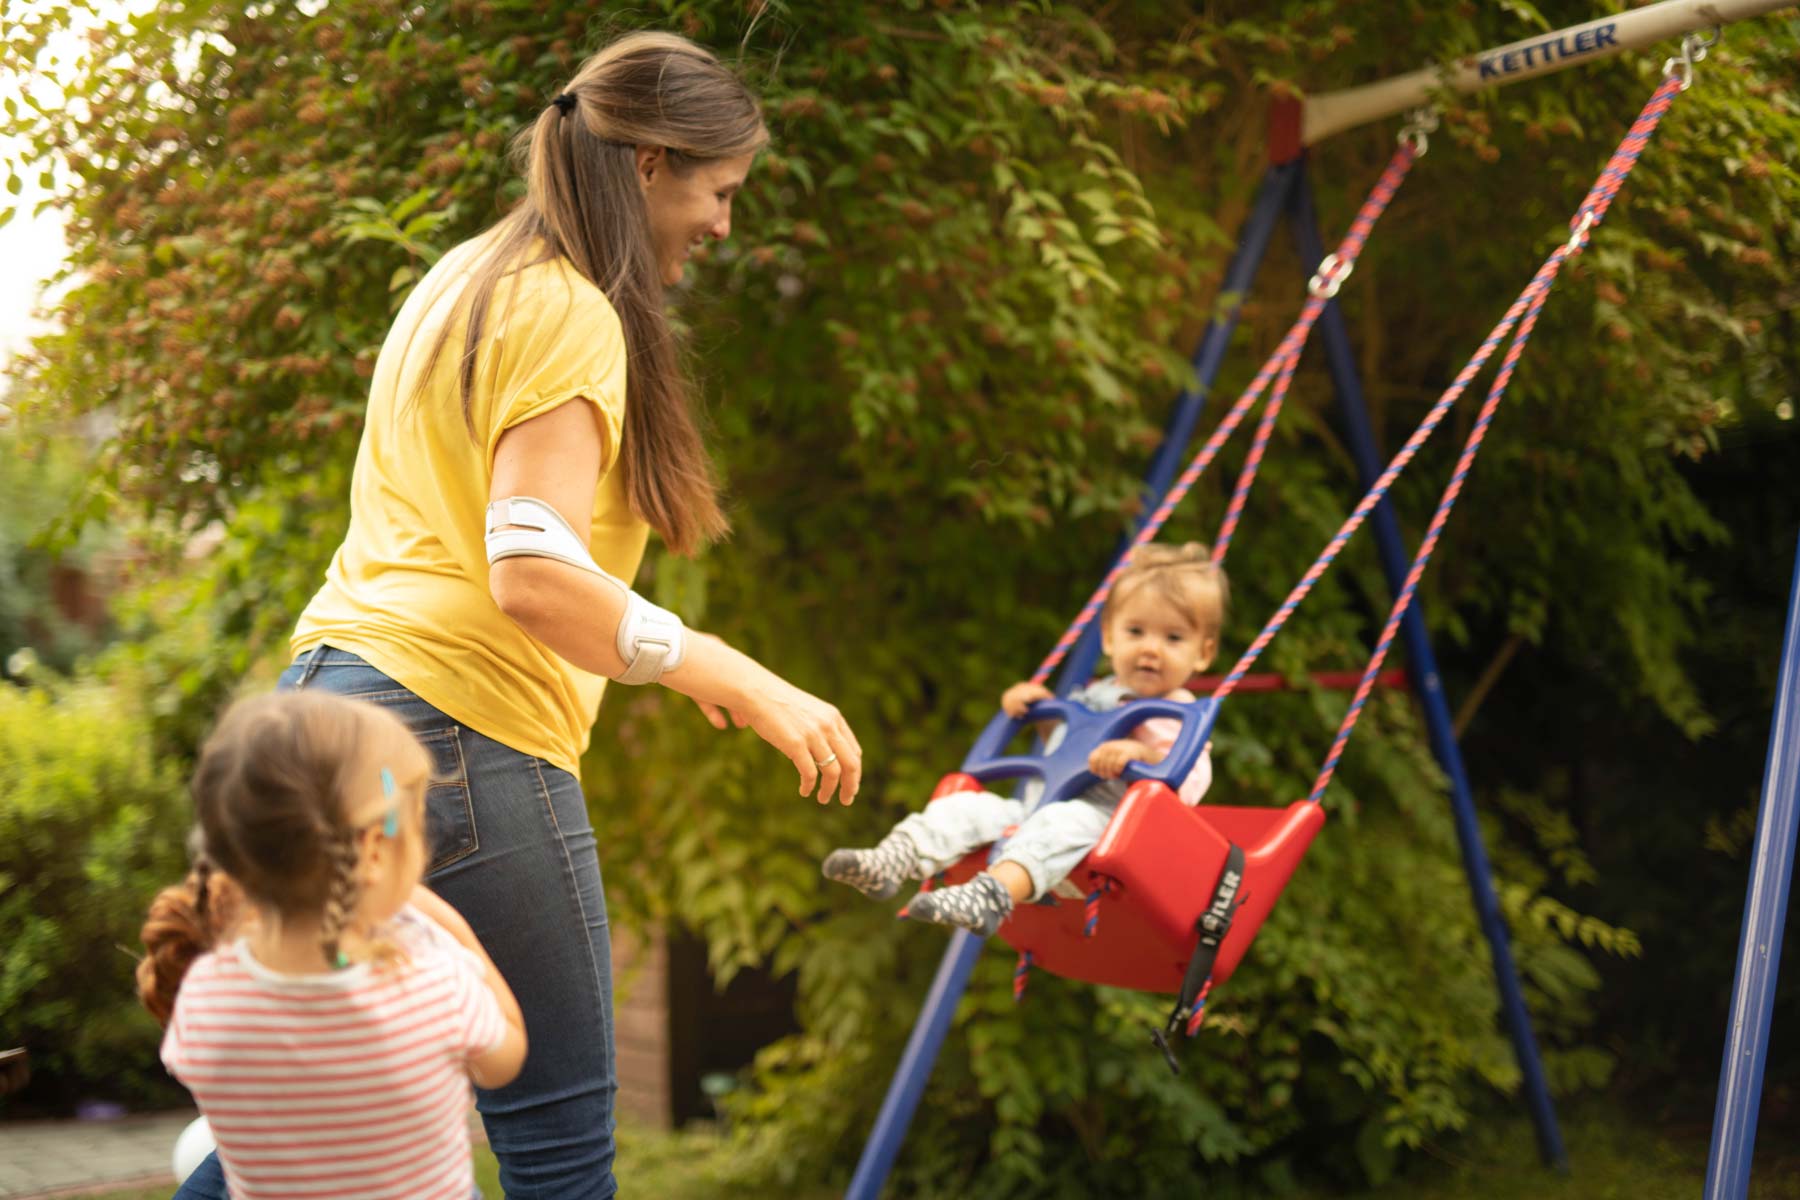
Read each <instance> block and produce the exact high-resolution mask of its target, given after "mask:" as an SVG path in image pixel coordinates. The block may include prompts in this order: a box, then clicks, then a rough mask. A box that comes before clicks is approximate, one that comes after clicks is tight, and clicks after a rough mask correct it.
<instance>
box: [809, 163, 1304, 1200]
mask: <svg viewBox="0 0 1800 1200" xmlns="http://www.w3.org/2000/svg"><path fill="white" fill-rule="evenodd" d="M1298 175H1299V165H1298V164H1295V163H1288V164H1285V165H1282V166H1276V167H1271V168H1270V169H1269V170H1268V172H1267V173H1266V174H1265V175H1264V176H1263V181H1262V184H1261V186H1260V188H1259V189H1258V191H1257V195H1256V203H1255V207H1254V208H1253V209H1252V210H1251V213H1250V218H1249V220H1248V221H1246V222H1245V224H1244V230H1243V233H1242V234H1241V235H1240V237H1239V239H1238V245H1237V250H1236V251H1235V252H1234V253H1233V255H1232V259H1231V263H1230V265H1229V266H1228V267H1227V268H1226V270H1225V279H1224V282H1223V284H1222V285H1221V289H1220V290H1221V292H1222V294H1223V296H1224V297H1225V299H1226V303H1225V304H1224V305H1222V306H1221V308H1220V309H1219V311H1218V312H1217V313H1216V314H1215V316H1214V317H1213V320H1212V321H1211V322H1210V323H1209V324H1208V325H1207V327H1206V331H1205V333H1203V334H1202V335H1201V338H1200V344H1199V346H1198V347H1197V348H1196V349H1195V351H1194V358H1193V364H1194V373H1195V375H1196V376H1197V377H1198V381H1197V383H1196V385H1195V386H1194V387H1193V388H1192V389H1191V390H1189V391H1187V392H1185V393H1183V394H1182V396H1181V398H1180V400H1179V401H1178V402H1177V403H1176V406H1175V412H1174V414H1173V415H1172V416H1171V417H1170V419H1169V426H1168V432H1167V436H1166V437H1165V438H1164V440H1163V445H1162V449H1161V450H1160V451H1158V453H1157V456H1156V458H1155V459H1153V460H1152V462H1151V466H1150V470H1149V473H1148V474H1147V475H1146V477H1145V481H1144V487H1145V493H1146V495H1147V497H1148V498H1149V500H1150V502H1149V503H1147V504H1146V505H1145V506H1144V510H1143V511H1144V513H1145V514H1146V515H1148V513H1149V512H1150V511H1151V509H1153V508H1154V507H1155V499H1156V498H1157V497H1160V496H1161V495H1162V494H1163V492H1165V491H1167V490H1168V487H1169V484H1170V483H1171V482H1172V481H1173V480H1174V478H1175V472H1176V470H1177V469H1178V467H1179V466H1180V463H1181V459H1182V454H1183V451H1184V449H1185V448H1186V446H1187V443H1188V440H1189V439H1190V438H1191V437H1192V436H1193V431H1194V426H1195V424H1196V423H1197V422H1198V421H1199V419H1200V411H1201V409H1202V408H1203V407H1204V406H1205V403H1206V397H1207V395H1208V393H1209V392H1210V391H1211V390H1212V385H1213V380H1214V379H1216V378H1217V377H1218V374H1219V367H1220V364H1221V363H1223V362H1224V359H1225V350H1226V348H1227V346H1228V345H1229V344H1230V341H1231V333H1232V330H1233V329H1235V328H1236V326H1237V321H1238V315H1239V313H1240V312H1241V311H1242V308H1243V297H1244V296H1245V294H1247V293H1248V292H1249V290H1250V285H1251V284H1252V283H1253V282H1254V281H1255V279H1256V271H1257V268H1258V267H1260V266H1261V265H1262V260H1263V255H1264V253H1266V252H1267V250H1268V247H1269V238H1270V237H1271V236H1272V235H1273V234H1274V231H1275V226H1276V224H1277V222H1279V221H1280V219H1281V214H1282V212H1283V211H1284V210H1285V208H1286V207H1287V204H1288V198H1289V195H1290V194H1291V192H1292V190H1293V184H1294V180H1295V179H1296V178H1297V177H1298ZM1099 649H1100V641H1099V637H1098V635H1097V633H1096V631H1095V630H1094V629H1093V628H1092V627H1090V628H1089V629H1088V630H1087V632H1086V634H1085V635H1084V636H1083V637H1082V639H1081V640H1080V641H1079V642H1077V643H1076V645H1075V648H1074V650H1073V651H1072V652H1071V653H1070V655H1069V659H1068V663H1067V665H1066V666H1065V668H1064V670H1063V674H1062V676H1061V678H1060V681H1059V686H1058V688H1057V691H1058V692H1059V693H1060V694H1063V695H1067V694H1068V692H1069V690H1070V689H1071V688H1072V687H1073V686H1075V684H1077V683H1080V682H1082V681H1084V680H1085V679H1086V678H1087V676H1088V674H1089V673H1090V672H1092V670H1093V667H1094V662H1095V658H1096V657H1097V655H1098V653H1099ZM981 947H982V940H981V939H980V938H978V937H976V936H974V935H973V934H970V933H966V932H961V931H959V932H957V933H956V934H955V935H954V936H952V937H951V939H950V946H949V948H948V949H947V950H945V951H944V957H943V960H942V961H941V962H940V963H939V964H938V971H937V976H936V977H935V978H934V979H933V980H932V983H931V991H930V993H929V994H927V996H926V997H925V1007H924V1008H923V1009H922V1010H920V1013H919V1017H918V1020H917V1021H916V1022H915V1023H914V1025H913V1031H912V1036H911V1037H910V1038H908V1039H907V1043H906V1050H905V1052H904V1053H903V1054H902V1055H901V1057H900V1065H899V1067H898V1068H897V1069H896V1070H895V1072H894V1078H893V1081H892V1082H891V1083H889V1084H888V1091H887V1097H886V1098H885V1099H884V1100H883V1101H882V1103H881V1112H880V1113H879V1115H877V1116H876V1118H875V1128H874V1129H873V1130H872V1131H870V1134H869V1140H868V1142H867V1144H865V1145H864V1146H863V1152H862V1157H861V1158H859V1159H858V1160H857V1163H856V1173H855V1175H853V1176H852V1177H851V1179H850V1187H849V1189H848V1190H847V1191H845V1193H844V1197H845V1200H876V1197H877V1196H879V1195H880V1194H881V1188H882V1185H883V1184H884V1183H886V1182H887V1177H888V1172H889V1171H890V1170H891V1169H892V1168H893V1165H894V1159H895V1157H896V1156H897V1155H898V1154H899V1153H900V1143H901V1142H902V1141H904V1140H905V1139H906V1130H907V1127H908V1126H910V1125H911V1124H912V1118H913V1113H914V1111H915V1110H916V1109H917V1108H918V1106H919V1100H920V1098H921V1097H922V1096H923V1095H924V1094H925V1083H926V1081H927V1080H928V1079H929V1078H930V1076H931V1068H932V1066H933V1065H934V1064H935V1063H936V1061H937V1056H938V1051H939V1049H941V1048H942V1046H943V1044H944V1037H945V1035H946V1034H948V1033H949V1031H950V1019H951V1017H952V1016H954V1015H955V1012H956V1005H957V1002H958V1001H960V1000H961V999H962V994H963V991H964V990H965V989H966V988H967V987H968V983H969V972H970V971H971V970H973V969H974V966H975V960H976V959H977V958H978V957H980V955H981Z"/></svg>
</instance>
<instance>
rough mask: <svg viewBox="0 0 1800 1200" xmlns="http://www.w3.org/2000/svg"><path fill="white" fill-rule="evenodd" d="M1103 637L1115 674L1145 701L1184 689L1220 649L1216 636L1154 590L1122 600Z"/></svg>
mask: <svg viewBox="0 0 1800 1200" xmlns="http://www.w3.org/2000/svg"><path fill="white" fill-rule="evenodd" d="M1101 635H1102V636H1101V639H1100V640H1101V644H1102V646H1103V647H1104V648H1105V650H1106V654H1107V657H1108V658H1109V659H1111V660H1112V669H1113V674H1114V675H1116V676H1117V677H1118V680H1119V682H1120V683H1122V684H1124V685H1125V686H1126V687H1127V688H1129V689H1131V691H1132V693H1133V694H1134V695H1137V696H1143V697H1157V696H1166V695H1168V694H1169V693H1170V692H1172V691H1174V690H1175V689H1176V688H1178V687H1181V686H1182V685H1183V684H1185V683H1187V681H1188V680H1189V679H1190V678H1191V677H1192V676H1193V674H1194V672H1195V671H1197V670H1199V669H1200V668H1201V667H1203V666H1205V665H1206V664H1207V663H1209V662H1211V661H1212V659H1213V655H1214V654H1215V653H1216V652H1217V651H1218V648H1219V639H1218V636H1217V635H1216V634H1211V633H1206V632H1203V631H1202V630H1200V629H1199V628H1198V627H1196V626H1195V624H1194V622H1193V621H1192V620H1191V619H1189V617H1188V615H1187V614H1186V613H1184V612H1182V611H1181V610H1180V609H1178V608H1177V607H1175V606H1174V605H1172V604H1170V603H1169V602H1168V601H1166V600H1164V599H1162V598H1161V597H1159V596H1156V595H1153V594H1150V592H1149V589H1140V590H1139V591H1138V592H1137V593H1135V594H1134V595H1131V596H1128V597H1126V598H1125V599H1124V600H1122V601H1120V602H1119V604H1118V605H1117V606H1116V607H1115V608H1114V610H1113V613H1112V615H1111V617H1110V618H1109V619H1108V620H1107V622H1106V627H1105V629H1103V630H1102V631H1101Z"/></svg>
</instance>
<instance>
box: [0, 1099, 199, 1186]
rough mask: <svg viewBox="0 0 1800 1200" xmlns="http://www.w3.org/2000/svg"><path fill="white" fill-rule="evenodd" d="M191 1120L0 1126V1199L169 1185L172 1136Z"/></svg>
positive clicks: (161, 1117)
mask: <svg viewBox="0 0 1800 1200" xmlns="http://www.w3.org/2000/svg"><path fill="white" fill-rule="evenodd" d="M193 1119H194V1113H192V1112H191V1111H190V1112H172V1113H162V1114H158V1115H156V1116H144V1117H121V1118H119V1119H118V1120H116V1121H21V1122H18V1123H16V1124H11V1125H0V1200H22V1198H23V1197H26V1196H42V1195H45V1194H46V1193H52V1194H53V1193H58V1192H68V1191H73V1190H75V1189H87V1188H96V1187H99V1186H101V1185H113V1186H117V1187H129V1186H131V1185H133V1184H137V1183H142V1184H145V1185H146V1186H154V1185H155V1184H157V1183H167V1182H170V1181H171V1180H173V1178H174V1176H173V1175H172V1174H171V1173H170V1165H169V1163H170V1157H171V1155H172V1154H173V1153H174V1150H175V1138H176V1135H178V1134H179V1133H180V1132H181V1131H182V1130H183V1129H185V1128H186V1127H187V1123H188V1122H189V1121H192V1120H193Z"/></svg>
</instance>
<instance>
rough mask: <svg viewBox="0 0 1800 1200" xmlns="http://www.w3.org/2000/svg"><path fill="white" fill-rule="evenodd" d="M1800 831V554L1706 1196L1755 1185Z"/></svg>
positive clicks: (1720, 1199) (1713, 1198) (1738, 1194)
mask: <svg viewBox="0 0 1800 1200" xmlns="http://www.w3.org/2000/svg"><path fill="white" fill-rule="evenodd" d="M1797 831H1800V554H1797V555H1796V556H1795V560H1794V582H1793V584H1792V586H1791V588H1790V590H1789V593H1788V616H1787V634H1786V637H1785V639H1784V641H1783V644H1782V651H1781V670H1780V673H1779V674H1778V675H1777V676H1776V682H1775V720H1774V725H1773V728H1772V729H1771V730H1770V733H1769V759H1768V764H1767V765H1766V766H1765V767H1764V768H1763V798H1762V812H1761V814H1760V815H1759V816H1758V818H1757V822H1756V845H1755V848H1754V850H1753V851H1752V852H1751V856H1750V892H1749V895H1748V896H1747V897H1745V900H1744V930H1743V934H1742V935H1741V936H1740V937H1739V939H1738V958H1737V982H1736V983H1735V984H1734V985H1733V987H1732V991H1731V1023H1730V1025H1729V1026H1727V1028H1726V1030H1725V1061H1724V1063H1723V1065H1722V1066H1721V1067H1720V1068H1719V1099H1718V1105H1717V1107H1716V1108H1715V1109H1714V1112H1713V1137H1712V1150H1711V1153H1710V1154H1709V1156H1708V1158H1707V1162H1706V1200H1743V1197H1744V1196H1745V1195H1747V1194H1748V1192H1749V1189H1750V1163H1751V1154H1752V1151H1753V1150H1754V1149H1755V1147H1756V1117H1757V1110H1758V1108H1759V1106H1760V1103H1761V1099H1762V1086H1763V1064H1764V1060H1765V1059H1766V1058H1767V1057H1768V1051H1769V1024H1770V1021H1771V1018H1772V1017H1773V1015H1774V1009H1775V979H1776V975H1777V974H1778V973H1779V972H1780V970H1781V936H1782V932H1783V926H1784V925H1785V924H1786V922H1787V904H1788V888H1789V885H1790V884H1791V883H1792V881H1793V875H1794V840H1795V835H1796V832H1797Z"/></svg>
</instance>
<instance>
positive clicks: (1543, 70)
mask: <svg viewBox="0 0 1800 1200" xmlns="http://www.w3.org/2000/svg"><path fill="white" fill-rule="evenodd" d="M1792 7H1794V0H1662V3H1660V4H1649V5H1645V6H1644V7H1643V8H1637V9H1632V10H1630V11H1627V12H1621V13H1613V14H1611V15H1609V16H1605V17H1601V18H1598V19H1597V20H1593V21H1584V22H1582V23H1581V24H1579V25H1571V26H1569V27H1567V28H1566V29H1556V30H1552V31H1550V32H1547V33H1540V34H1538V35H1537V36H1535V37H1529V38H1524V39H1522V40H1520V41H1516V42H1509V43H1507V44H1506V45H1504V46H1495V47H1493V48H1492V49H1489V50H1482V51H1480V52H1478V53H1475V54H1469V55H1465V56H1463V57H1462V58H1458V59H1455V60H1453V61H1451V62H1448V63H1438V64H1435V65H1433V66H1429V67H1424V68H1422V69H1420V70H1417V71H1412V72H1409V73H1407V74H1405V75H1395V76H1393V77H1391V78H1388V79H1383V80H1380V81H1378V82H1375V83H1368V84H1363V85H1361V86H1358V87H1353V88H1344V89H1342V90H1340V91H1335V92H1321V93H1319V94H1318V95H1316V96H1307V97H1305V98H1304V99H1301V100H1295V101H1290V102H1287V103H1286V104H1278V105H1277V106H1276V107H1275V109H1274V110H1273V111H1272V112H1271V114H1270V138H1269V141H1270V157H1271V158H1272V159H1273V160H1274V161H1275V162H1289V161H1292V160H1293V159H1294V158H1296V157H1298V156H1299V153H1300V151H1301V150H1303V149H1304V148H1305V147H1307V146H1312V145H1316V144H1318V143H1319V142H1321V141H1324V140H1325V139H1326V138H1328V137H1331V136H1332V135H1333V134H1338V133H1343V132H1344V131H1345V130H1348V129H1354V128H1356V127H1358V126H1360V125H1367V124H1368V123H1369V122H1371V121H1379V120H1382V119H1383V118H1385V117H1391V116H1394V115H1395V114H1397V113H1403V112H1406V111H1408V110H1410V109H1415V108H1420V107H1424V106H1428V105H1430V104H1432V103H1433V101H1434V98H1435V97H1436V96H1439V95H1442V94H1443V93H1444V92H1446V91H1450V92H1457V93H1469V92H1478V91H1482V90H1484V89H1486V88H1490V87H1503V86H1505V85H1506V84H1509V83H1518V82H1520V81H1522V80H1526V79H1535V78H1537V77H1539V76H1541V75H1550V74H1554V73H1555V72H1557V71H1566V70H1568V69H1569V68H1571V67H1579V66H1585V65H1586V64H1588V63H1590V62H1595V61H1597V60H1599V59H1602V58H1610V57H1612V56H1613V55H1615V54H1620V53H1623V52H1625V51H1627V50H1638V49H1642V48H1643V47H1645V46H1649V45H1652V44H1654V43H1656V42H1662V41H1667V40H1669V39H1670V38H1676V37H1681V36H1682V35H1684V34H1689V33H1693V32H1695V31H1697V30H1701V29H1708V28H1713V27H1723V26H1725V25H1730V24H1732V23H1734V22H1737V21H1746V20H1750V19H1752V18H1755V17H1760V16H1763V15H1765V14H1767V13H1771V12H1775V11H1777V10H1778V9H1783V8H1792ZM1671 61H1672V62H1673V61H1677V60H1671Z"/></svg>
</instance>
